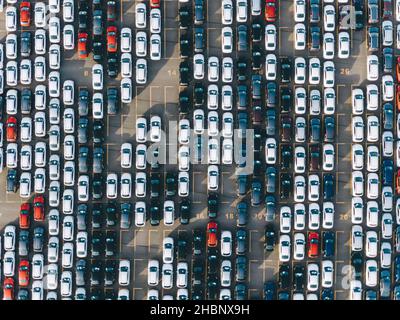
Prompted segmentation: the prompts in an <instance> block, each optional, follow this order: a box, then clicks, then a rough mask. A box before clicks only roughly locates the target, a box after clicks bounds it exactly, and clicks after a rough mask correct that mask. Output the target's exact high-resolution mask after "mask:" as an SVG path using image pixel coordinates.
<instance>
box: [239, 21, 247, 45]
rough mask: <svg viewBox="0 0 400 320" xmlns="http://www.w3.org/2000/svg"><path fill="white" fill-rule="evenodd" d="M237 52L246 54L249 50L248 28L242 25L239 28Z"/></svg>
mask: <svg viewBox="0 0 400 320" xmlns="http://www.w3.org/2000/svg"><path fill="white" fill-rule="evenodd" d="M237 50H238V51H239V52H246V51H247V50H248V41H247V26H246V25H244V24H241V25H239V26H238V27H237Z"/></svg>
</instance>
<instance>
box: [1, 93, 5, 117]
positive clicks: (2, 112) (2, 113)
mask: <svg viewBox="0 0 400 320" xmlns="http://www.w3.org/2000/svg"><path fill="white" fill-rule="evenodd" d="M4 101H5V98H4V97H3V96H0V121H1V120H3V115H4Z"/></svg>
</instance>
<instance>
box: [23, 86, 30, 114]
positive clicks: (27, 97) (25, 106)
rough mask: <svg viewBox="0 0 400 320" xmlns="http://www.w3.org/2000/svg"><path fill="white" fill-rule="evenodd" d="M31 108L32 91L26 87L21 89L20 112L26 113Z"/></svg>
mask: <svg viewBox="0 0 400 320" xmlns="http://www.w3.org/2000/svg"><path fill="white" fill-rule="evenodd" d="M31 110H32V92H31V90H30V89H28V88H23V89H22V91H21V113H23V114H28V113H30V112H31Z"/></svg>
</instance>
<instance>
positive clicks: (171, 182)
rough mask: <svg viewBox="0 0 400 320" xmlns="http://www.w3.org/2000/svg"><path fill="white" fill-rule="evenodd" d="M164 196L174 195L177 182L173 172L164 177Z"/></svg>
mask: <svg viewBox="0 0 400 320" xmlns="http://www.w3.org/2000/svg"><path fill="white" fill-rule="evenodd" d="M165 186H166V190H165V191H166V195H167V196H169V197H173V196H174V195H175V194H176V188H177V180H176V174H175V173H174V172H167V174H166V176H165Z"/></svg>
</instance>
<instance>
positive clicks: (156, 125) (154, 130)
mask: <svg viewBox="0 0 400 320" xmlns="http://www.w3.org/2000/svg"><path fill="white" fill-rule="evenodd" d="M150 141H151V142H160V141H161V118H160V117H159V116H152V117H151V119H150Z"/></svg>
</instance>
